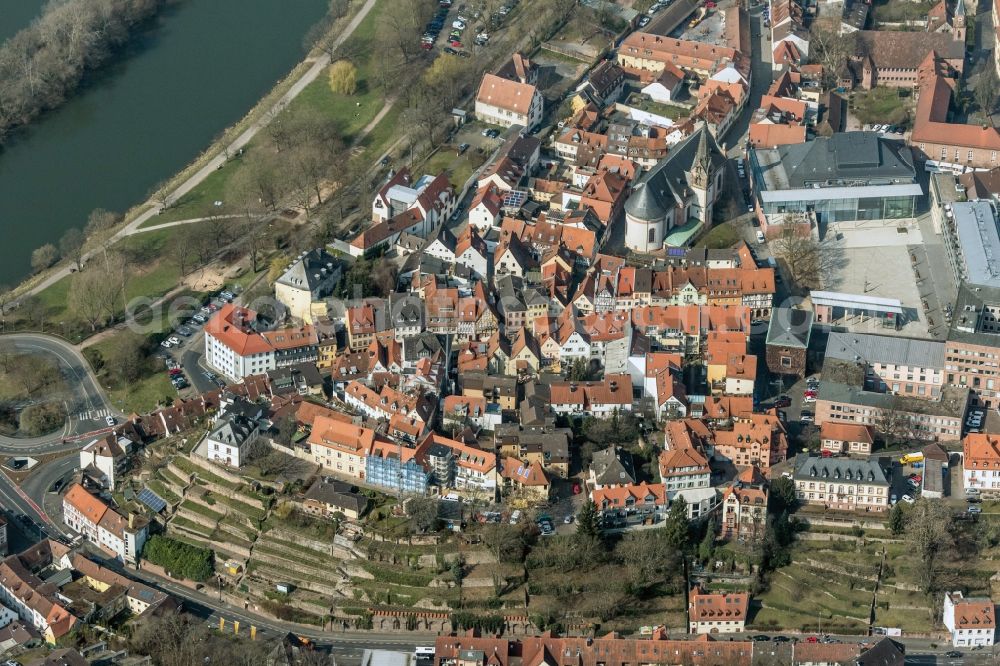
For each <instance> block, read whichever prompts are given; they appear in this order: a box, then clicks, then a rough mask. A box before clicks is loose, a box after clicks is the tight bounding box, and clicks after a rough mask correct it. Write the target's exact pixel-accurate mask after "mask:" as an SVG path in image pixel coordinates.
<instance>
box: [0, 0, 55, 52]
mask: <svg viewBox="0 0 1000 666" xmlns="http://www.w3.org/2000/svg"><path fill="white" fill-rule="evenodd" d="M45 1H46V0H0V42H2V41H4V40H6V39H7V38H8V37H12V36H13V35H14V34H15V33H17V31H18V30H20V29H21V28H27V27H28V24H29V23H31V19H33V18H35V17H36V16H38V15H39V14H40V13H41V12H42V5H44V4H45Z"/></svg>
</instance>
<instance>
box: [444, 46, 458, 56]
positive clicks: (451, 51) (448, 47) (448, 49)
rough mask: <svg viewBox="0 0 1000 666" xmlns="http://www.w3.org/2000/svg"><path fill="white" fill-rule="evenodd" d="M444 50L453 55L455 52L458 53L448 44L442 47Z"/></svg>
mask: <svg viewBox="0 0 1000 666" xmlns="http://www.w3.org/2000/svg"><path fill="white" fill-rule="evenodd" d="M444 52H445V53H447V54H448V55H455V54H456V53H458V51H456V50H455V49H453V48H451V47H450V46H446V47H444Z"/></svg>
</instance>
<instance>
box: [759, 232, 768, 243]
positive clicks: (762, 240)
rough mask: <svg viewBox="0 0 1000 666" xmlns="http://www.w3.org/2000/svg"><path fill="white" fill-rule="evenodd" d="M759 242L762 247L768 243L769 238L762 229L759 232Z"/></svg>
mask: <svg viewBox="0 0 1000 666" xmlns="http://www.w3.org/2000/svg"><path fill="white" fill-rule="evenodd" d="M757 242H758V243H759V244H760V245H763V244H764V243H766V242H767V238H766V237H765V236H764V232H763V231H761V230H760V229H758V230H757Z"/></svg>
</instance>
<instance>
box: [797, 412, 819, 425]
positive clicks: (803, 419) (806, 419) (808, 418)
mask: <svg viewBox="0 0 1000 666" xmlns="http://www.w3.org/2000/svg"><path fill="white" fill-rule="evenodd" d="M815 420H816V418H815V417H814V416H813V415H812V412H802V414H801V415H799V422H800V423H813V422H814V421H815Z"/></svg>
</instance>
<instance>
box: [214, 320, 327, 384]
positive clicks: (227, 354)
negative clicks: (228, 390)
mask: <svg viewBox="0 0 1000 666" xmlns="http://www.w3.org/2000/svg"><path fill="white" fill-rule="evenodd" d="M256 320H257V313H256V312H254V311H253V310H250V309H248V308H243V307H239V306H236V305H233V304H232V303H227V304H225V305H223V306H222V307H221V308H220V309H219V311H218V312H216V313H215V315H213V316H212V318H211V319H210V320H209V321H208V323H207V324H205V362H206V363H208V365H209V367H211V368H213V369H215V370H218V371H219V372H221V373H223V374H224V375H226V377H228V378H229V379H232V380H233V381H240V380H241V379H243V378H244V377H247V376H249V375H257V374H261V373H264V372H267V371H268V370H274V369H275V368H280V367H284V366H287V365H295V364H296V363H305V362H308V361H313V362H315V361H316V359H317V358H318V355H319V352H318V345H319V336H318V333H317V331H316V329H315V328H314V327H313V326H310V325H305V326H298V327H290V328H282V329H276V330H273V331H260V332H258V331H257V330H256V329H255V328H254V325H255V323H256Z"/></svg>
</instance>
